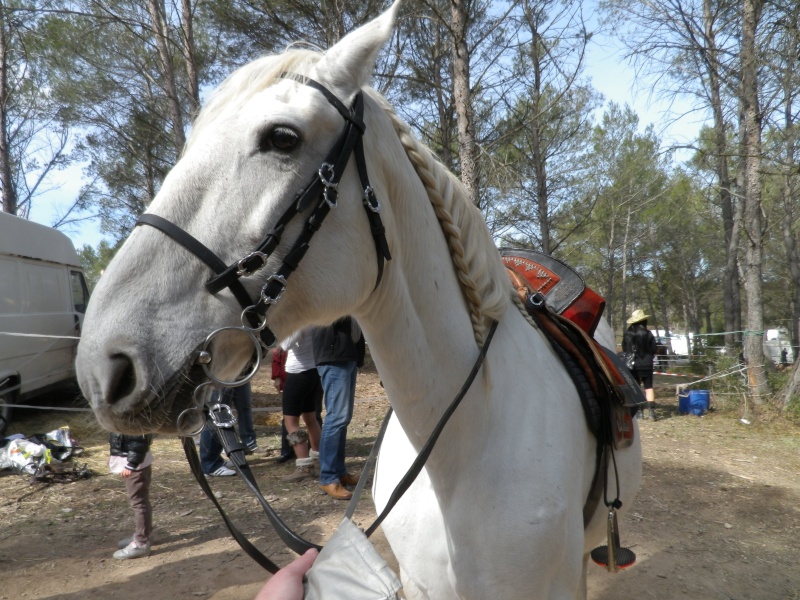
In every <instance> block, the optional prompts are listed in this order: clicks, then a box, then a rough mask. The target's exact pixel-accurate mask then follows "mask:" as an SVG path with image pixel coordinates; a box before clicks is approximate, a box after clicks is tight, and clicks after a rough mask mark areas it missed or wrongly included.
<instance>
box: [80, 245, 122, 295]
mask: <svg viewBox="0 0 800 600" xmlns="http://www.w3.org/2000/svg"><path fill="white" fill-rule="evenodd" d="M120 246H122V242H117V243H116V244H114V245H111V244H109V243H108V242H106V241H105V240H103V241H101V242H100V243H99V244H98V246H97V248H92V247H91V246H89V245H88V244H86V245H84V246H83V247H82V248H80V249H79V250H78V257H79V258H80V261H81V265H82V266H83V272H84V275H85V276H86V283H87V284H88V286H89V291H91V290H93V289H94V286H96V285H97V282H98V281H99V280H100V276H101V275H102V274H103V271H104V270H105V269H106V267H107V266H108V263H110V262H111V259H112V258H114V255H115V254H116V253H117V250H119V248H120Z"/></svg>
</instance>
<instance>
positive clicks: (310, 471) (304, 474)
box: [281, 465, 316, 483]
mask: <svg viewBox="0 0 800 600" xmlns="http://www.w3.org/2000/svg"><path fill="white" fill-rule="evenodd" d="M314 477H316V475H315V474H314V465H303V466H298V467H297V468H296V469H295V470H294V473H289V474H288V475H284V476H283V477H281V481H285V482H286V483H296V482H298V481H304V480H306V479H314Z"/></svg>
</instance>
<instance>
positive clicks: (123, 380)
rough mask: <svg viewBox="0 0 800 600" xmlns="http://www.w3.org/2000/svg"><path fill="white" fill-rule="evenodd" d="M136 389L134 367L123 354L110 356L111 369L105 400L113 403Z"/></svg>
mask: <svg viewBox="0 0 800 600" xmlns="http://www.w3.org/2000/svg"><path fill="white" fill-rule="evenodd" d="M134 389H136V368H135V367H134V366H133V361H132V360H131V359H130V357H128V356H127V355H125V354H113V355H112V356H111V369H110V376H109V382H108V395H107V397H106V398H107V401H108V403H109V404H114V403H115V402H118V401H119V400H122V399H123V398H125V397H127V396H128V395H130V394H131V393H133V391H134Z"/></svg>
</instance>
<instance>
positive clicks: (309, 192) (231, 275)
mask: <svg viewBox="0 0 800 600" xmlns="http://www.w3.org/2000/svg"><path fill="white" fill-rule="evenodd" d="M282 77H285V78H288V79H293V80H295V81H299V82H300V83H303V84H305V85H308V86H310V87H312V88H314V89H316V90H318V91H319V92H321V93H322V94H323V95H324V96H325V98H326V99H327V100H328V102H330V103H331V104H332V105H333V106H334V107H335V108H336V110H337V111H339V113H340V114H341V115H342V117H344V119H345V122H346V123H345V128H344V131H343V132H342V133H341V135H340V136H339V139H338V140H337V141H336V143H335V144H334V146H333V148H332V149H331V150H330V152H329V153H328V156H327V157H326V159H325V160H324V161H323V163H322V164H321V165H320V167H319V169H318V171H317V174H316V175H315V176H314V177H313V178H312V179H311V181H310V182H309V183H308V184H307V185H306V186H305V187H304V188H303V189H302V190H300V191H299V192H298V193H297V195H296V196H295V198H294V200H293V201H292V203H291V205H290V206H289V208H287V209H286V211H285V212H284V213H283V214H282V215H281V217H280V218H279V219H278V221H277V223H276V224H275V225H274V226H273V228H272V229H271V230H270V231H269V232H268V233H267V234H266V236H264V238H263V239H262V240H261V242H260V243H259V244H258V245H257V246H256V248H255V250H253V251H252V252H251V253H250V254H248V255H247V256H245V257H244V258H241V259H239V260H238V261H237V262H236V263H234V264H232V265H230V266H229V265H226V264H225V263H224V262H223V261H222V259H220V258H219V257H218V256H217V255H216V254H214V252H212V251H211V250H210V249H209V248H207V247H206V246H205V245H204V244H202V243H201V242H200V241H198V240H197V239H196V238H195V237H193V236H192V235H191V234H189V233H187V232H186V231H184V230H183V229H181V228H180V227H178V226H177V225H175V224H173V223H171V222H170V221H168V220H167V219H164V218H163V217H159V216H158V215H154V214H151V213H146V214H143V215H141V216H140V217H139V219H138V221H137V222H136V225H137V226H138V225H149V226H151V227H154V228H156V229H158V230H159V231H161V232H162V233H164V234H166V235H167V236H168V237H170V238H171V239H172V240H174V241H175V242H177V243H178V244H180V245H181V246H183V247H184V248H185V249H186V250H188V251H189V252H191V253H192V254H194V255H195V256H196V257H197V258H199V259H200V260H201V261H203V262H204V263H205V264H206V265H208V266H209V267H210V268H211V270H212V271H214V273H215V275H214V276H213V277H211V278H210V279H209V280H208V281H207V282H206V284H205V287H206V289H207V290H208V291H209V292H210V293H211V294H216V293H217V292H219V291H220V290H222V289H224V288H226V287H227V288H228V289H229V290H230V291H231V293H232V294H233V295H234V297H235V298H236V299H237V300H238V302H239V304H241V306H242V308H243V312H242V321H244V320H245V319H247V320H248V322H249V323H250V325H251V326H252V328H253V329H252V331H254V332H259V335H260V341H261V344H263V345H265V346H267V347H271V346H273V345H274V344H275V341H276V340H275V334H274V333H273V332H272V330H270V328H269V327H268V326H267V325H266V312H267V310H268V309H269V307H270V306H272V305H273V304H275V303H276V302H278V300H280V297H281V295H282V294H283V292H284V290H285V288H286V282H287V280H288V278H289V276H290V275H291V274H292V273H293V272H294V271H295V270H296V269H297V266H298V264H299V263H300V261H301V260H302V258H303V256H305V253H306V251H307V250H308V248H309V242H310V240H311V238H312V237H313V235H314V234H315V233H316V232H317V231H318V230H319V228H320V226H321V225H322V222H323V221H324V219H325V217H326V216H327V215H328V213H329V212H330V210H331V209H332V208H336V206H337V195H338V184H339V182H340V181H341V179H342V176H343V174H344V170H345V168H346V166H347V163H348V162H349V160H350V156H351V155H352V156H353V157H354V158H355V162H356V167H357V169H358V176H359V179H360V180H361V186H362V189H363V204H364V208H365V211H366V214H367V219H368V221H369V225H370V230H371V232H372V237H373V240H374V242H375V250H376V254H377V260H378V274H377V278H376V281H375V287H374V288H373V291H374V290H375V289H377V287H378V285H379V284H380V282H381V278H382V276H383V268H384V260H391V258H392V257H391V254H390V253H389V245H388V242H387V241H386V232H385V229H384V227H383V223H382V221H381V217H380V210H381V207H380V203H379V202H378V199H377V198H376V197H375V193H374V192H373V189H372V186H371V185H370V183H369V179H368V177H367V166H366V160H365V158H364V146H363V135H364V132H365V125H364V121H363V116H364V94H363V92H361V91H359V92H358V93H357V94H356V96H355V99H354V100H353V104H352V107H351V108H350V109H348V108H346V107H345V106H344V104H342V102H341V101H340V100H339V99H338V98H337V97H336V96H334V95H333V94H332V93H331V92H330V91H329V90H328V89H327V88H325V87H324V86H323V85H321V84H320V83H318V82H316V81H314V80H313V79H309V78H306V77H303V76H299V75H294V74H283V75H282ZM314 202H316V207H315V208H314V209H313V211H312V212H311V214H310V216H309V217H308V218H307V219H306V222H305V225H304V227H303V231H302V232H301V233H300V235H299V236H298V237H297V239H296V240H295V242H294V244H293V245H292V247H291V248H290V249H289V251H288V253H287V254H286V256H285V258H284V259H283V262H282V263H281V265H280V267H279V268H278V269H277V271H276V272H275V273H273V274H272V275H270V276H269V277H268V278H267V281H266V283H265V284H264V285H263V287H262V288H261V294H260V297H259V299H258V300H257V301H256V302H253V301H252V299H251V298H250V295H249V293H248V292H247V290H246V289H245V288H244V286H243V285H242V282H241V281H240V278H241V277H243V276H248V275H252V274H253V273H255V272H257V271H258V270H260V269H262V268H263V267H264V266H265V265H266V263H267V259H268V258H269V256H270V255H271V254H272V252H273V251H274V250H275V248H276V247H277V246H278V244H279V243H280V241H281V236H282V234H283V232H284V229H285V227H286V225H287V224H288V223H289V221H291V219H292V218H294V217H295V216H296V215H298V214H300V213H303V212H304V211H306V210H308V209H309V207H311V206H312V205H313V204H314ZM242 325H243V326H244V323H242ZM223 329H232V328H223ZM496 329H497V321H493V322H492V325H491V327H490V330H489V333H488V335H487V337H486V340H485V343H484V345H483V347H482V348H481V350H480V352H479V353H478V357H477V359H476V361H475V364H474V365H473V368H472V371H471V372H470V374H469V376H468V377H467V380H466V381H465V383H464V385H463V386H462V388H461V390H460V391H459V393H458V394H457V395H456V397H455V398H454V399H453V401H452V402H451V403H450V405H449V406H448V408H447V409H446V410H445V412H444V414H443V415H442V417H441V419H440V420H439V422H438V423H437V425H436V427H434V429H433V432H432V433H431V435H430V437H429V439H428V441H427V442H426V443H425V445H424V446H423V448H422V449H421V451H420V453H419V454H418V456H417V458H416V460H415V461H414V463H413V464H412V465H411V467H410V468H409V470H408V472H407V473H406V474H405V476H404V477H403V478H402V479H401V480H400V481H399V483H398V484H397V486H396V487H395V489H394V491H393V492H392V494H391V496H390V497H389V500H388V502H387V505H386V507H385V508H384V510H383V511H382V512H381V514H380V515H378V517H377V518H376V520H375V522H374V523H373V524H372V526H371V527H370V528H369V529H368V530H367V532H366V535H367V536H369V535H371V534H372V533H373V532H374V531H375V530H376V529H377V527H378V526H379V525H380V523H381V522H382V521H383V520H384V518H385V517H386V515H387V514H388V513H389V511H390V510H391V509H392V508H393V507H394V505H395V504H396V503H397V502H398V501H399V500H400V498H401V497H402V496H403V494H404V493H405V491H406V490H407V489H408V488H409V487H410V486H411V484H412V483H413V482H414V480H415V479H416V477H417V475H419V473H420V471H421V470H422V468H423V467H424V465H425V462H426V461H427V459H428V457H429V456H430V454H431V452H432V451H433V448H434V445H435V444H436V441H437V439H438V438H439V436H440V434H441V433H442V431H443V430H444V427H445V425H446V424H447V422H448V420H449V419H450V417H451V416H452V414H453V413H454V412H455V410H456V408H457V407H458V406H459V404H460V403H461V401H462V400H463V399H464V397H465V396H466V394H467V392H468V391H469V389H470V386H471V385H472V382H473V381H474V379H475V377H476V376H477V374H478V371H479V370H480V368H481V366H482V365H483V361H484V358H485V357H486V353H487V352H488V350H489V344H490V342H491V340H492V337H493V336H494V333H495V331H496ZM218 331H221V330H218ZM215 333H217V332H215ZM213 335H214V334H211V336H209V338H208V339H207V340H206V346H207V345H208V340H209V339H210V338H211V337H213ZM255 343H256V346H258V342H255ZM206 346H204V349H205V347H206ZM257 351H258V354H259V357H260V348H257ZM200 354H203V352H201V353H200ZM201 358H202V357H198V363H202V362H203V361H202V360H201ZM206 362H207V361H206ZM257 367H258V364H257V365H256V369H254V370H253V371H252V373H255V370H257ZM252 373H251V375H250V376H252ZM206 374H207V375H209V377H210V378H212V379H214V381H215V382H216V383H217V385H218V386H222V387H233V386H235V385H238V384H239V383H244V382H245V381H246V380H247V379H249V376H248V378H247V379H245V380H241V381H240V382H238V383H235V384H234V383H232V382H221V381H219V380H217V379H215V378H213V377H212V376H211V373H210V372H209V371H206ZM205 385H207V384H206V383H204V384H201V385H200V386H198V388H197V389H196V390H195V394H197V391H198V390H200V389H202V387H203V386H205ZM206 412H207V414H208V416H209V417H210V422H211V425H212V428H213V431H214V433H215V434H216V435H217V437H218V439H219V440H220V442H221V444H222V446H223V448H224V449H225V451H226V453H227V454H228V456H229V457H230V458H231V460H232V461H233V464H234V466H235V468H236V470H237V471H238V472H239V475H240V476H241V477H242V478H243V479H244V481H245V482H246V483H247V485H248V487H249V488H250V489H251V491H253V493H254V494H255V496H256V498H257V500H258V502H259V504H261V506H262V508H263V509H264V512H265V513H266V515H267V518H268V519H269V521H270V523H271V524H272V526H273V528H274V529H275V531H276V532H277V533H278V535H279V537H280V538H281V540H283V542H284V543H285V544H286V545H287V546H288V547H289V548H291V549H292V550H293V551H295V552H297V553H298V554H302V553H303V552H305V551H306V550H307V549H309V548H318V549H319V548H320V546H318V545H316V544H313V543H311V542H309V541H307V540H304V539H303V538H302V537H300V536H299V535H298V534H296V533H295V532H294V531H292V529H291V528H290V527H288V526H287V525H286V523H285V522H283V520H282V519H281V518H280V516H278V514H277V513H276V512H275V511H274V509H272V507H271V506H270V505H269V502H267V500H266V499H265V498H264V497H263V495H262V494H261V491H260V490H259V488H258V485H257V483H256V480H255V477H254V476H253V474H252V471H251V470H250V468H249V466H248V464H247V460H246V458H245V454H244V450H245V447H244V445H243V444H242V443H241V441H240V440H239V439H238V438H237V436H236V433H235V432H234V429H233V425H235V423H236V421H235V418H233V417H232V415H231V414H230V410H229V409H227V407H223V406H221V405H220V404H217V405H214V406H206ZM220 413H222V415H221V416H220ZM389 414H391V409H390V412H389V413H387V415H386V417H385V419H384V424H383V425H382V427H381V431H380V433H379V435H378V439H377V440H376V442H375V444H374V446H373V450H372V452H371V453H370V456H369V458H368V460H367V465H366V466H365V473H364V475H362V477H361V478H360V481H359V484H358V486H357V488H356V491H355V493H354V494H353V498H352V500H351V503H350V505H349V507H348V509H347V517H348V518H349V517H351V516H352V514H353V511H354V510H355V505H356V502H357V501H358V498H359V496H360V495H361V492H362V490H363V489H364V485H365V483H366V476H365V475H366V471H367V470H369V469H370V468H371V466H372V465H373V464H374V462H375V459H376V457H377V453H378V450H379V448H380V443H381V440H382V438H383V432H384V431H385V430H386V425H387V423H388V420H389ZM183 447H184V452H185V453H186V456H187V459H188V461H189V464H190V467H191V470H192V473H193V474H194V476H195V478H196V479H197V481H198V483H199V484H200V487H201V488H202V489H203V491H204V492H205V493H206V495H207V496H208V497H209V499H210V500H211V501H212V502H213V503H214V505H215V507H216V508H217V510H218V511H219V512H220V514H221V515H222V518H223V520H224V521H225V524H226V525H227V527H228V530H229V531H230V532H231V534H232V535H233V537H234V539H236V541H237V542H238V543H239V545H240V546H241V547H242V549H243V550H244V551H245V552H246V553H247V554H248V555H249V556H250V557H251V558H253V560H255V561H256V562H257V563H258V564H260V565H261V566H262V567H264V568H265V569H267V570H268V571H270V572H271V573H275V572H276V571H277V570H278V566H277V565H276V564H275V563H274V562H272V561H271V560H270V559H269V558H267V557H266V556H264V555H263V554H262V553H261V552H260V551H259V550H258V549H257V548H256V547H255V546H253V545H252V544H251V543H250V542H249V540H247V538H246V537H245V536H244V535H243V534H242V533H241V532H240V531H239V530H238V529H237V528H236V526H235V525H234V524H233V523H232V522H231V520H230V519H229V518H228V517H227V515H226V514H225V512H224V510H223V509H222V507H221V506H220V504H219V502H218V501H217V499H216V498H215V496H214V494H213V491H212V490H211V488H210V486H209V485H208V482H207V481H206V479H205V477H204V476H203V473H202V469H201V465H200V461H199V457H198V456H197V451H196V449H195V446H194V441H193V440H192V438H191V437H189V436H184V437H183Z"/></svg>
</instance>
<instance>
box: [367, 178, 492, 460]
mask: <svg viewBox="0 0 800 600" xmlns="http://www.w3.org/2000/svg"><path fill="white" fill-rule="evenodd" d="M397 179H398V181H397V182H396V185H395V186H394V187H393V188H392V189H393V197H392V200H391V204H392V219H391V221H392V224H393V228H392V230H391V235H390V244H392V243H393V242H394V243H393V247H392V256H393V258H392V260H391V262H390V263H388V265H387V267H386V275H385V277H384V281H383V283H382V284H381V286H380V288H379V290H377V291H376V292H375V293H374V294H373V297H372V298H371V301H370V302H369V303H368V304H367V306H365V307H364V309H365V310H364V312H363V313H362V314H359V315H358V319H359V322H360V323H361V325H362V328H363V329H364V334H365V337H366V338H367V342H368V344H369V347H370V353H371V355H372V357H373V359H374V361H375V363H376V366H377V367H378V371H379V373H380V376H381V380H382V382H383V385H384V387H385V389H386V392H387V394H388V396H389V398H390V400H391V403H392V406H393V407H394V409H395V411H396V412H397V415H398V418H399V420H400V422H401V424H402V425H403V429H404V430H405V432H406V434H407V435H408V436H409V438H410V440H411V441H412V443H413V444H414V445H415V446H417V447H419V446H420V445H421V444H422V443H423V442H424V441H425V439H427V436H428V435H429V434H430V431H431V429H432V427H433V425H434V424H435V423H436V422H437V421H438V419H439V417H440V416H441V414H442V412H443V411H444V409H445V408H446V406H447V404H448V403H449V402H450V400H451V399H452V398H453V397H454V396H455V394H456V393H457V391H458V390H459V389H460V387H461V385H462V384H463V382H464V379H465V378H466V376H467V374H468V373H469V371H470V369H471V367H472V364H473V362H474V360H475V358H476V356H477V354H478V352H479V348H478V345H477V343H476V340H475V333H474V330H473V326H472V322H471V320H470V312H469V310H468V308H467V304H466V302H465V300H464V294H463V292H462V289H461V286H460V285H459V282H458V278H457V276H456V273H455V271H454V267H453V261H452V259H451V256H450V250H449V248H448V245H447V242H446V241H445V238H444V236H443V234H442V228H441V225H440V223H439V221H438V220H437V218H436V216H435V214H434V210H433V208H432V207H431V204H430V202H429V200H428V197H427V195H426V192H425V189H424V187H423V186H422V184H421V182H420V181H419V178H418V177H416V175H415V174H414V171H413V170H411V171H410V174H409V175H408V176H407V177H400V178H397ZM401 198H402V199H401ZM489 250H491V251H493V249H489ZM491 259H492V256H491V255H489V256H487V260H491ZM498 260H499V258H498Z"/></svg>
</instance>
